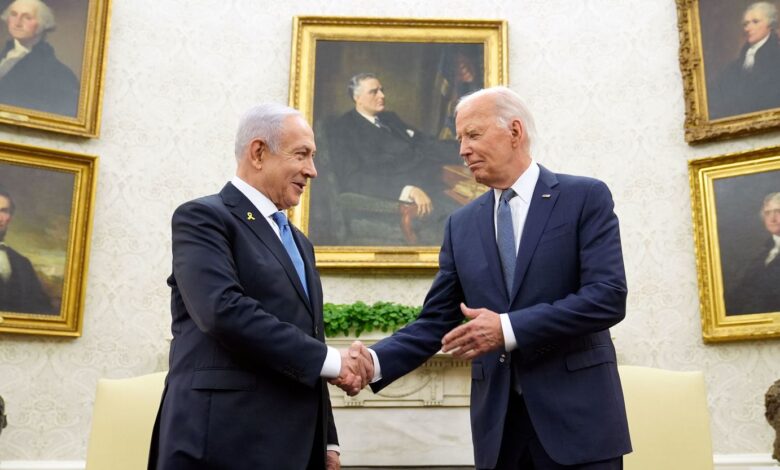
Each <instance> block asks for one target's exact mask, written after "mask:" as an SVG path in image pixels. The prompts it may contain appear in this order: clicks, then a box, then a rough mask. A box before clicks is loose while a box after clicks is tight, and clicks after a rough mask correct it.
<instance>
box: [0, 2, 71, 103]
mask: <svg viewBox="0 0 780 470" xmlns="http://www.w3.org/2000/svg"><path fill="white" fill-rule="evenodd" d="M0 18H2V20H3V21H4V22H5V23H6V25H7V27H8V34H9V35H10V39H9V40H8V42H7V43H6V44H5V46H4V48H3V50H2V51H0V104H3V105H9V106H16V107H20V108H29V109H33V110H36V111H43V112H46V113H53V114H61V115H65V116H71V117H75V116H76V114H77V112H78V102H79V79H78V78H77V77H76V75H75V74H74V73H73V71H72V70H71V69H70V68H68V66H67V65H65V64H63V63H62V62H61V61H60V60H59V59H58V58H57V56H56V54H55V51H54V48H53V47H52V46H51V44H49V42H48V41H47V40H46V35H47V33H49V32H51V31H53V30H54V28H55V27H56V21H55V18H54V13H53V12H52V10H51V9H50V8H49V6H47V5H46V4H45V3H44V2H42V1H41V0H15V1H13V2H12V3H11V4H10V5H8V7H7V8H6V9H5V10H4V11H3V13H2V15H0Z"/></svg>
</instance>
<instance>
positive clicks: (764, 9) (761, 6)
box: [745, 2, 777, 26]
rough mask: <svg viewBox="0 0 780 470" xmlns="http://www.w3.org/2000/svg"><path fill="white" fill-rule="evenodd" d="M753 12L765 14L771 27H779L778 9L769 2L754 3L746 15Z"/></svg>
mask: <svg viewBox="0 0 780 470" xmlns="http://www.w3.org/2000/svg"><path fill="white" fill-rule="evenodd" d="M753 10H758V11H760V12H761V13H763V15H764V17H766V19H768V20H769V24H770V25H772V26H777V7H776V6H774V4H772V3H769V2H756V3H752V4H751V5H750V6H749V7H747V9H745V13H747V12H749V11H753Z"/></svg>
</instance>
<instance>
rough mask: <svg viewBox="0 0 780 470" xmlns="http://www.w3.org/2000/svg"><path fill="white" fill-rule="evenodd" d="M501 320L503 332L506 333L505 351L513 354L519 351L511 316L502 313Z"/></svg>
mask: <svg viewBox="0 0 780 470" xmlns="http://www.w3.org/2000/svg"><path fill="white" fill-rule="evenodd" d="M499 318H501V331H502V332H503V333H504V350H505V351H506V352H512V351H514V350H515V349H517V338H515V332H514V330H512V322H510V321H509V314H508V313H502V314H500V315H499Z"/></svg>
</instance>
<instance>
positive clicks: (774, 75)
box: [676, 0, 780, 143]
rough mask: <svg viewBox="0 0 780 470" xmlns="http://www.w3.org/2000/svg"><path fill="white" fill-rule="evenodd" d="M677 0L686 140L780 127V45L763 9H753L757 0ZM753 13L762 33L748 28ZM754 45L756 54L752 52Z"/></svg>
mask: <svg viewBox="0 0 780 470" xmlns="http://www.w3.org/2000/svg"><path fill="white" fill-rule="evenodd" d="M676 1H677V15H678V19H677V24H678V29H679V33H680V70H681V72H682V78H683V87H684V90H683V91H684V94H685V140H686V141H687V142H689V143H700V142H705V141H710V140H716V139H727V138H731V137H737V136H742V135H748V134H755V133H758V132H764V131H769V130H772V129H777V128H779V127H780V86H778V85H777V80H778V74H780V44H778V31H777V30H772V29H771V28H770V27H769V26H766V24H767V22H768V20H767V19H766V18H765V16H766V15H765V14H764V13H763V10H761V9H758V10H756V9H752V10H749V8H750V6H751V5H752V4H754V3H755V2H754V1H745V0H738V1H734V0H707V1H699V0H676ZM770 3H773V4H775V6H777V2H770ZM748 10H749V11H748ZM748 15H749V16H750V18H749V19H751V20H752V19H755V18H753V17H754V16H757V17H758V20H759V21H760V22H762V25H764V26H761V27H762V28H763V29H762V30H761V31H762V32H761V33H760V34H759V33H749V34H748V33H747V32H746V30H745V29H744V28H743V26H742V23H743V20H745V19H748ZM767 32H768V33H767ZM766 34H768V36H767V35H766ZM764 40H765V42H764V43H763V44H762V43H761V41H764ZM754 41H755V42H754ZM753 45H755V46H757V47H758V49H757V52H755V55H753V53H752V52H751V53H750V54H749V53H748V50H749V49H751V46H753ZM748 55H752V56H753V58H752V59H750V58H748V57H747V56H748Z"/></svg>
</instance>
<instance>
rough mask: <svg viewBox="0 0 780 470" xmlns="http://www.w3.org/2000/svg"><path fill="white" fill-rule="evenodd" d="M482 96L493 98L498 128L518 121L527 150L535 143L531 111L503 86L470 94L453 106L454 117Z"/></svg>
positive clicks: (534, 129) (515, 94)
mask: <svg viewBox="0 0 780 470" xmlns="http://www.w3.org/2000/svg"><path fill="white" fill-rule="evenodd" d="M483 96H492V97H494V100H493V101H494V102H495V104H496V119H497V120H498V124H499V125H500V126H508V125H509V123H510V122H511V121H512V119H519V120H520V122H522V123H523V128H524V129H525V132H526V137H527V141H528V148H529V149H530V148H531V145H532V144H533V143H534V142H535V141H536V124H535V123H534V117H533V115H531V111H530V110H529V109H528V106H526V104H525V102H524V101H523V99H522V98H520V95H518V94H517V93H515V92H514V91H512V90H510V89H509V88H507V87H505V86H493V87H490V88H483V89H481V90H477V91H475V92H474V93H470V94H468V95H466V96H464V97H462V98H461V99H460V100H458V104H457V105H456V106H455V115H456V116H457V115H458V111H460V109H461V108H462V107H463V106H464V105H466V104H468V103H470V102H472V101H474V100H475V99H478V98H480V97H483Z"/></svg>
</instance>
